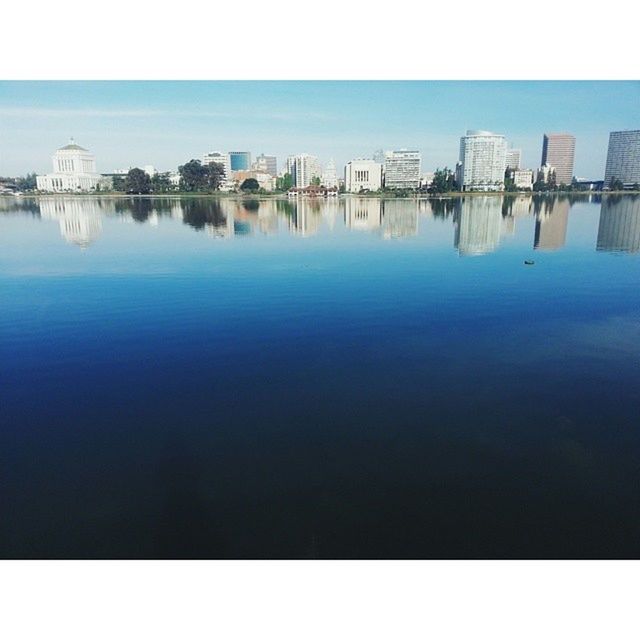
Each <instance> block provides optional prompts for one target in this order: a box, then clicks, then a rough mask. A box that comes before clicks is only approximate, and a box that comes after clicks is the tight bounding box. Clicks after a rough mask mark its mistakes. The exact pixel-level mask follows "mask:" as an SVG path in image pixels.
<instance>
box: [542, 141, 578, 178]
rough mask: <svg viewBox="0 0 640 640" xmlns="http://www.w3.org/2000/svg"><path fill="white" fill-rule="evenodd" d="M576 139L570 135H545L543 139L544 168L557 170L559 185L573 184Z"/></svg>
mask: <svg viewBox="0 0 640 640" xmlns="http://www.w3.org/2000/svg"><path fill="white" fill-rule="evenodd" d="M575 152H576V139H575V137H574V136H572V135H571V134H569V133H545V134H544V137H543V139H542V162H541V163H540V164H541V165H542V166H544V165H545V164H548V165H549V166H551V167H553V168H554V169H555V170H556V183H557V184H567V185H568V184H571V181H572V180H573V161H574V157H575Z"/></svg>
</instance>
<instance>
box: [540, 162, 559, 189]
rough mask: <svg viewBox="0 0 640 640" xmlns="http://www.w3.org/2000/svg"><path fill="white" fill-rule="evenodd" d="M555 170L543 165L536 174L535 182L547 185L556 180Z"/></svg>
mask: <svg viewBox="0 0 640 640" xmlns="http://www.w3.org/2000/svg"><path fill="white" fill-rule="evenodd" d="M555 176H556V170H555V167H552V166H551V165H548V164H543V165H542V166H541V167H540V168H539V169H538V171H537V172H536V182H544V183H546V184H548V183H549V182H553V181H555V180H556V177H555Z"/></svg>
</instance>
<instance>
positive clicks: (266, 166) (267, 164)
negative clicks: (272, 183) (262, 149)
mask: <svg viewBox="0 0 640 640" xmlns="http://www.w3.org/2000/svg"><path fill="white" fill-rule="evenodd" d="M253 169H254V170H255V171H261V172H262V173H268V174H269V175H270V176H273V177H274V178H275V177H276V176H277V175H278V161H277V160H276V157H275V156H265V155H264V153H261V154H260V155H259V156H258V157H257V158H256V160H255V162H254V163H253Z"/></svg>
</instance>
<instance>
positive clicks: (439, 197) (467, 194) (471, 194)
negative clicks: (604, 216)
mask: <svg viewBox="0 0 640 640" xmlns="http://www.w3.org/2000/svg"><path fill="white" fill-rule="evenodd" d="M639 194H640V191H551V192H546V191H536V192H531V191H451V192H449V193H442V194H438V195H436V194H414V195H393V194H389V193H363V194H359V193H341V194H340V195H339V196H338V199H341V198H379V199H381V200H447V199H450V198H461V197H471V198H476V197H479V196H490V197H513V196H529V197H532V198H533V197H535V196H577V197H583V196H593V195H599V196H605V197H606V196H621V195H639ZM0 198H30V199H36V200H39V199H40V198H101V199H105V198H113V199H122V198H134V199H137V198H150V199H159V198H164V199H184V198H211V199H216V198H218V199H219V198H233V199H243V200H249V199H251V200H255V199H281V200H287V201H294V200H297V199H299V198H302V199H305V200H318V201H325V200H327V201H328V200H331V199H333V198H326V197H323V196H313V197H312V196H304V195H302V196H295V197H292V196H288V195H287V194H286V193H226V192H219V193H189V192H186V193H149V194H129V193H113V192H109V193H108V192H105V193H26V194H21V195H14V194H11V193H0Z"/></svg>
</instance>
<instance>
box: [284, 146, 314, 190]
mask: <svg viewBox="0 0 640 640" xmlns="http://www.w3.org/2000/svg"><path fill="white" fill-rule="evenodd" d="M287 162H288V163H289V166H290V173H291V177H292V178H293V185H294V186H295V187H298V188H300V187H308V186H309V185H310V184H311V183H312V181H313V179H314V178H319V177H321V175H322V172H321V170H320V165H319V163H318V158H316V157H315V156H310V155H308V154H306V153H301V154H300V155H297V156H291V157H290V158H288V160H287Z"/></svg>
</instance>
